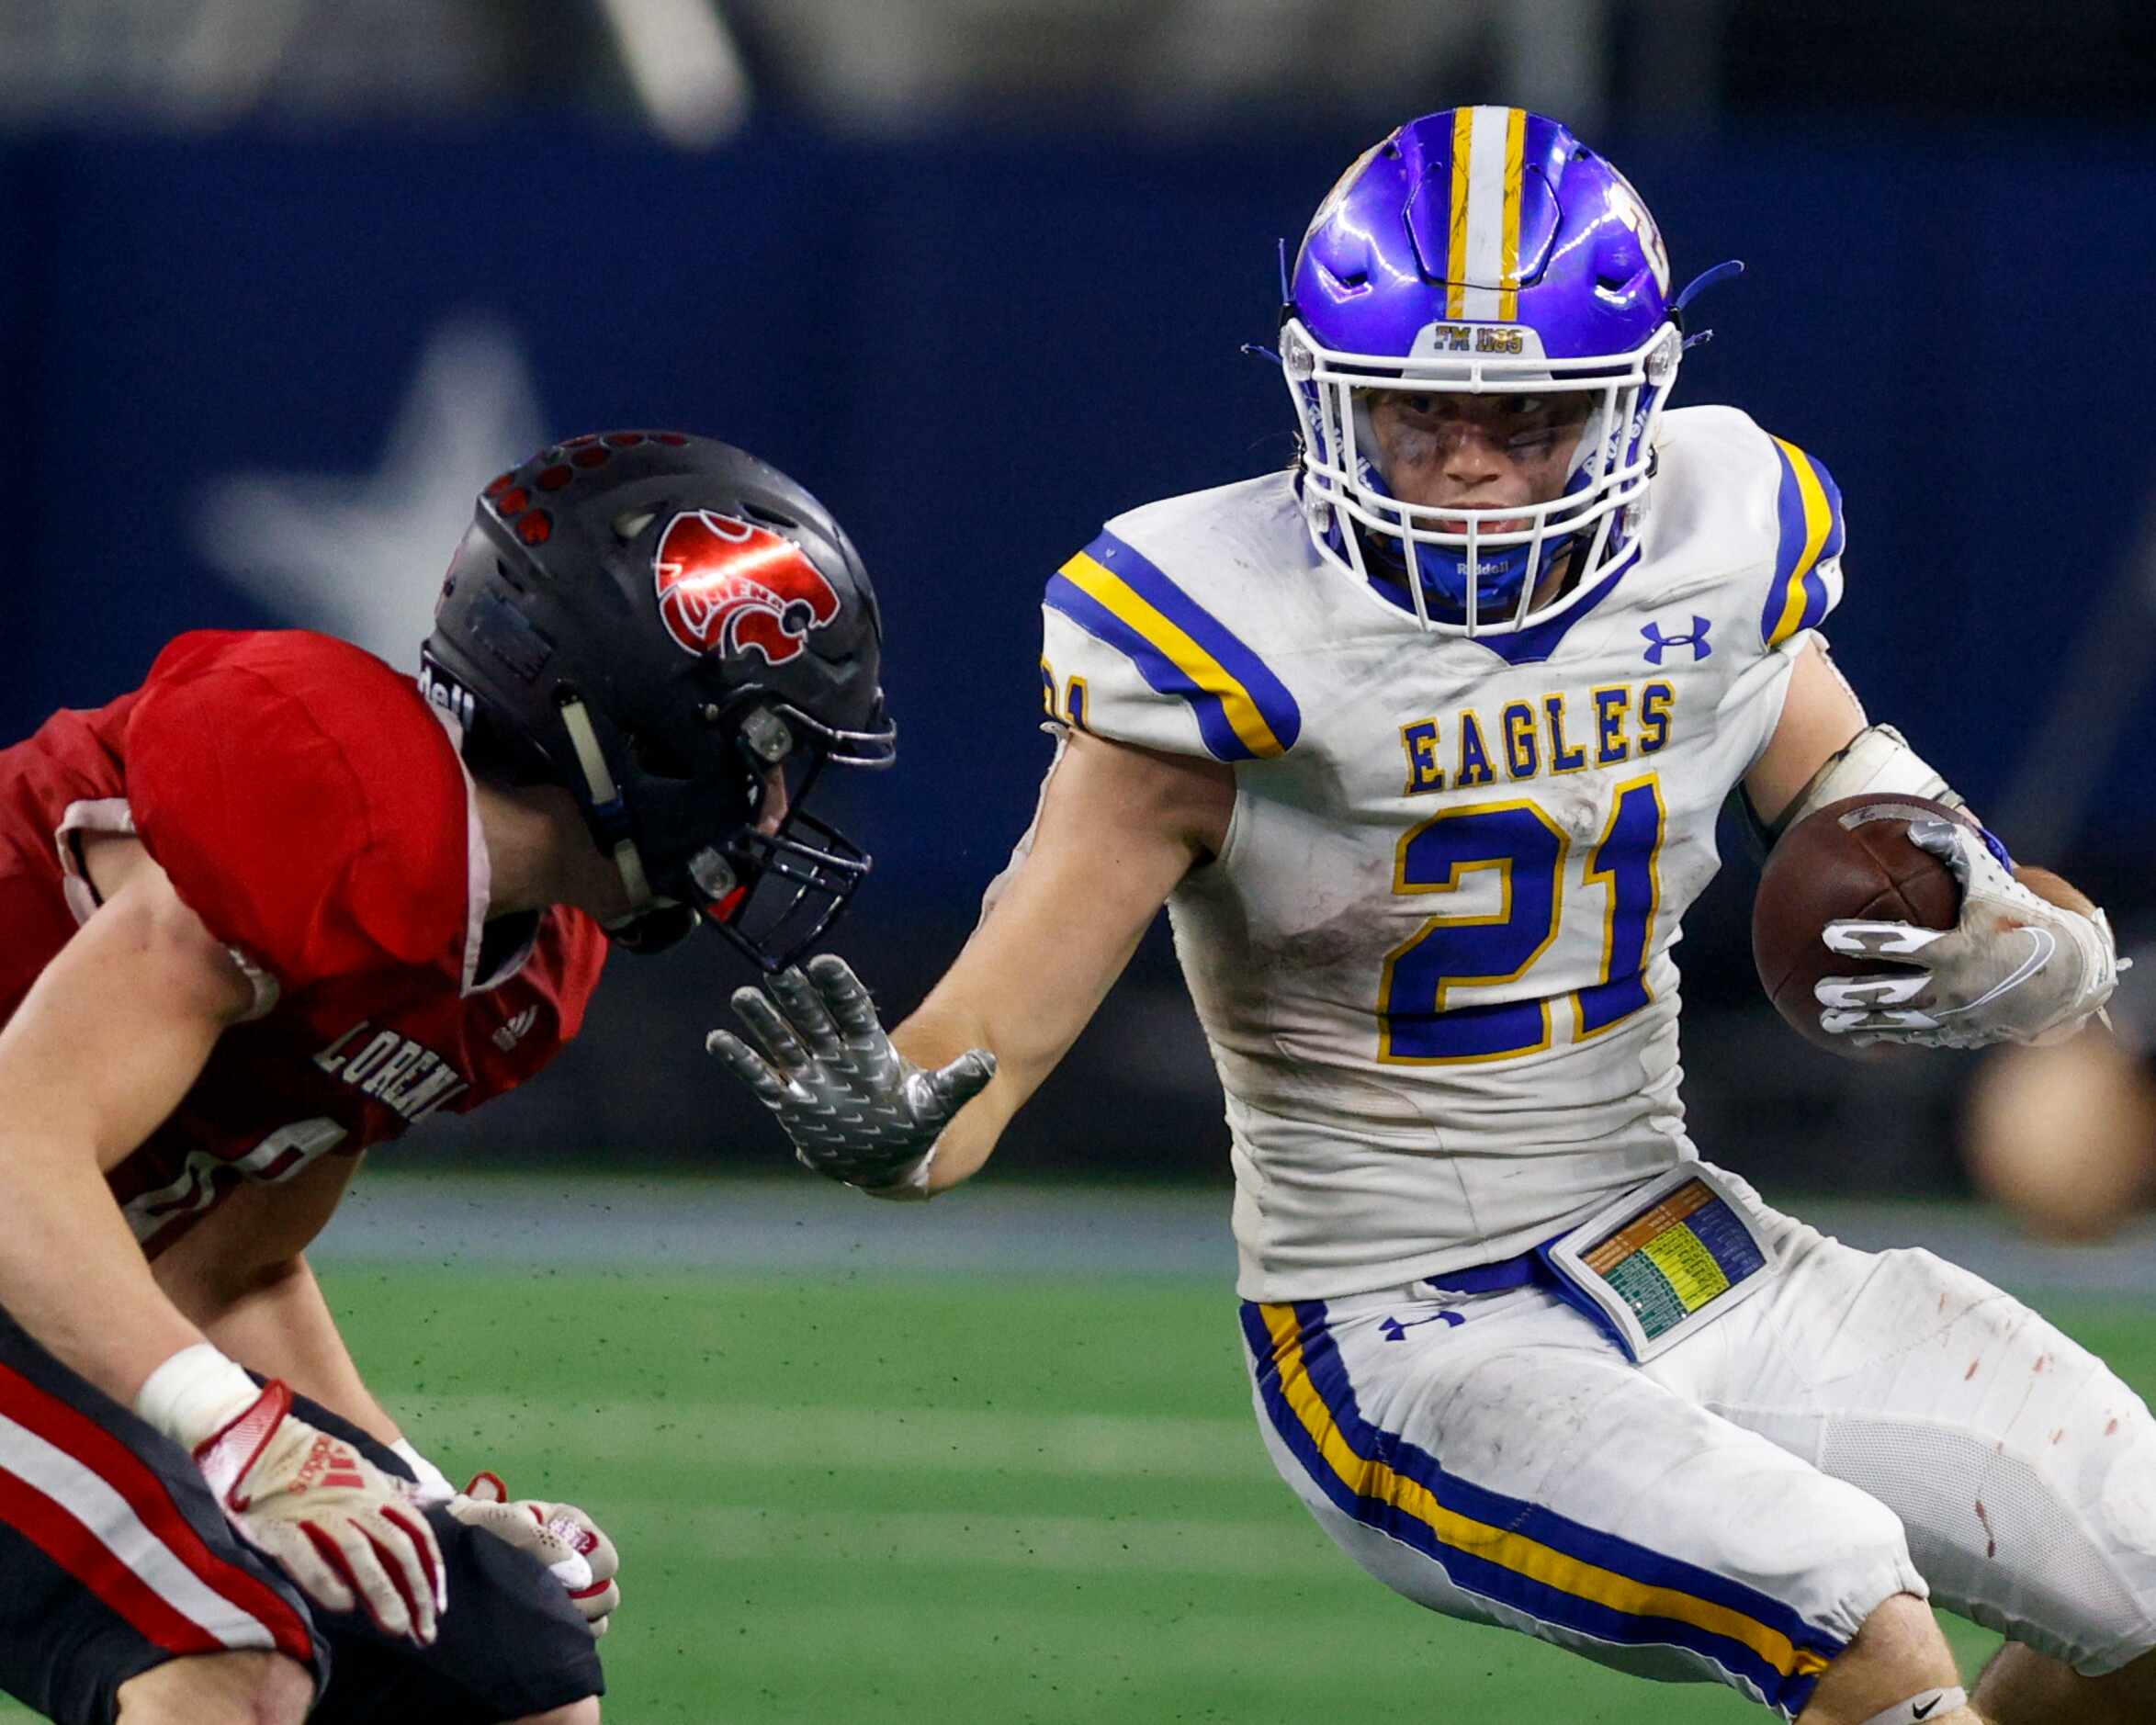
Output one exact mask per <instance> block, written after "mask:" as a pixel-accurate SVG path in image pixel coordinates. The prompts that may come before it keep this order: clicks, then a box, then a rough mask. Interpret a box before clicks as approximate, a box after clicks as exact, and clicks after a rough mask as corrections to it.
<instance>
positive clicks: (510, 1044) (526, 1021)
mask: <svg viewBox="0 0 2156 1725" xmlns="http://www.w3.org/2000/svg"><path fill="white" fill-rule="evenodd" d="M538 1021H539V1009H538V1008H537V1007H526V1008H525V1009H524V1010H523V1011H521V1012H519V1013H518V1014H517V1015H516V1016H515V1017H514V1018H513V1019H511V1020H509V1022H508V1023H506V1024H504V1025H502V1027H501V1029H499V1030H497V1031H496V1032H494V1046H495V1047H497V1048H499V1049H500V1050H501V1051H502V1053H503V1054H508V1053H509V1052H510V1051H511V1050H512V1049H514V1047H515V1046H516V1045H517V1043H520V1042H522V1041H523V1040H524V1034H525V1032H526V1031H528V1030H530V1029H531V1027H532V1026H533V1025H535V1024H536V1023H537V1022H538Z"/></svg>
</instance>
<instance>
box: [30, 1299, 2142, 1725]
mask: <svg viewBox="0 0 2156 1725" xmlns="http://www.w3.org/2000/svg"><path fill="white" fill-rule="evenodd" d="M324 1281H325V1284H326V1286H327V1288H328V1291H329V1295H330V1298H331V1301H332V1303H333V1305H334V1306H335V1307H336V1308H337V1310H338V1311H339V1313H340V1315H341V1317H342V1319H343V1322H344V1327H345V1330H346V1333H347V1335H348V1336H349V1337H350V1339H351V1342H352V1345H353V1350H354V1352H355V1354H356V1356H357V1357H358V1359H360V1361H361V1363H362V1365H363V1366H364V1367H365V1368H366V1369H367V1371H368V1374H369V1376H370V1378H371V1380H372V1381H373V1382H374V1384H375V1385H376V1387H377V1389H378V1392H379V1393H380V1394H381V1396H382V1397H383V1399H384V1400H385V1402H387V1403H388V1404H389V1405H390V1406H391V1407H392V1408H393V1409H394V1410H396V1411H397V1412H398V1413H399V1415H401V1417H402V1418H403V1419H404V1421H405V1423H406V1425H407V1426H408V1428H409V1430H410V1432H411V1434H412V1437H414V1439H415V1441H417V1442H418V1444H419V1445H420V1447H421V1448H422V1449H424V1450H426V1451H427V1452H428V1453H430V1454H431V1455H433V1456H435V1458H436V1459H437V1460H439V1461H440V1462H441V1463H442V1465H443V1466H444V1467H445V1468H446V1469H447V1470H448V1471H450V1472H452V1473H453V1474H454V1473H457V1472H458V1471H460V1470H471V1469H476V1468H480V1467H491V1468H493V1469H494V1470H495V1471H498V1472H500V1473H502V1475H504V1476H505V1478H506V1479H507V1480H508V1482H509V1484H510V1486H511V1488H512V1490H513V1491H514V1493H516V1494H519V1495H523V1494H533V1495H558V1496H561V1497H566V1498H570V1499H572V1500H575V1501H579V1502H581V1503H583V1504H585V1505H587V1506H589V1507H590V1508H591V1509H592V1510H593V1512H594V1513H595V1514H596V1515H597V1516H599V1517H600V1519H601V1520H602V1521H603V1523H604V1525H605V1526H606V1527H607V1528H608V1529H609V1530H610V1531H611V1532H612V1533H613V1534H614V1536H615V1539H617V1540H618V1542H619V1544H620V1546H621V1549H622V1550H623V1553H624V1573H623V1588H624V1592H625V1595H626V1600H625V1603H624V1606H623V1607H622V1610H621V1613H620V1616H619V1618H618V1619H617V1621H616V1623H615V1629H614V1632H613V1634H612V1635H610V1636H609V1637H608V1638H607V1640H606V1642H605V1653H606V1662H607V1673H608V1681H609V1686H610V1697H609V1703H608V1717H609V1719H614V1720H618V1721H625V1722H626V1725H641V1722H642V1721H647V1720H649V1721H662V1720H695V1721H719V1720H724V1721H728V1722H729V1725H759V1722H762V1721H780V1720H785V1721H811V1720H813V1721H829V1720H834V1719H847V1720H863V1721H875V1722H880V1721H891V1722H893V1725H901V1722H903V1721H912V1720H919V1721H923V1725H926V1722H928V1721H934V1722H935V1725H964V1722H965V1721H976V1720H977V1721H982V1722H983V1725H987V1722H988V1721H994V1722H995V1725H1019V1722H1020V1721H1027V1720H1037V1721H1044V1722H1045V1721H1066V1720H1068V1721H1080V1720H1082V1721H1089V1722H1097V1721H1125V1720H1127V1721H1134V1722H1137V1721H1144V1722H1146V1725H1152V1722H1154V1721H1168V1720H1179V1719H1180V1720H1232V1721H1238V1722H1241V1721H1270V1720H1287V1719H1320V1720H1329V1719H1342V1720H1345V1719H1355V1720H1366V1719H1417V1720H1425V1721H1449V1720H1454V1719H1458V1720H1462V1721H1468V1720H1473V1721H1488V1720H1516V1719H1517V1720H1540V1719H1565V1720H1572V1721H1579V1722H1581V1725H1592V1722H1593V1721H1609V1722H1610V1725H1617V1722H1619V1721H1631V1720H1651V1721H1654V1725H1687V1722H1688V1721H1692V1720H1712V1719H1723V1720H1737V1719H1746V1718H1760V1717H1764V1715H1763V1714H1760V1713H1759V1712H1758V1710H1757V1709H1755V1708H1751V1707H1749V1706H1748V1705H1747V1704H1746V1703H1744V1702H1743V1701H1742V1700H1740V1699H1739V1698H1738V1697H1735V1696H1734V1695H1733V1694H1732V1693H1730V1692H1728V1691H1724V1690H1721V1689H1719V1688H1717V1687H1713V1686H1699V1685H1695V1686H1657V1685H1649V1684H1645V1683H1642V1682H1640V1681H1638V1680H1635V1679H1631V1678H1627V1677H1623V1676H1620V1675H1618V1674H1613V1673H1610V1672H1608V1671H1604V1670H1601V1669H1599V1668H1597V1667H1595V1666H1592V1665H1589V1664H1588V1663H1586V1662H1584V1661H1581V1660H1579V1659H1576V1658H1575V1657H1572V1656H1570V1655H1567V1654H1564V1653H1561V1652H1556V1651H1555V1650H1552V1649H1550V1648H1547V1647H1543V1646H1541V1645H1539V1644H1537V1643H1535V1642H1532V1641H1530V1640H1527V1639H1526V1638H1525V1637H1521V1636H1516V1635H1510V1634H1506V1633H1503V1632H1500V1631H1497V1630H1493V1629H1475V1628H1470V1627H1468V1626H1464V1625H1461V1624H1455V1623H1450V1622H1447V1621H1445V1620H1442V1619H1439V1618H1436V1617H1434V1616H1432V1615H1430V1614H1428V1613H1427V1612H1424V1611H1422V1610H1419V1609H1417V1607H1413V1606H1410V1605H1408V1604H1407V1603H1406V1602H1405V1601H1404V1600H1402V1599H1399V1598H1397V1597H1396V1596H1394V1595H1393V1594H1391V1593H1389V1592H1388V1591H1387V1590H1386V1589H1384V1588H1383V1587H1382V1586H1381V1585H1379V1584H1377V1583H1375V1582H1373V1581H1371V1580H1369V1579H1367V1578H1366V1577H1365V1576H1363V1575H1362V1574H1361V1573H1360V1571H1358V1570H1356V1569H1355V1568H1354V1567H1353V1566H1352V1565H1351V1564H1350V1563H1349V1562H1348V1560H1347V1559H1346V1558H1344V1557H1342V1556H1341V1555H1340V1554H1339V1553H1338V1551H1336V1550H1334V1549H1333V1547H1332V1546H1331V1545H1330V1543H1329V1542H1328V1541H1326V1539H1324V1538H1323V1537H1322V1536H1321V1535H1320V1534H1319V1533H1318V1532H1317V1530H1316V1528H1315V1526H1314V1525H1313V1524H1312V1523H1311V1522H1310V1521H1309V1520H1308V1518H1307V1517H1306V1516H1304V1512H1303V1510H1302V1508H1301V1507H1300V1505H1298V1504H1297V1503H1296V1502H1295V1500H1294V1499H1293V1497H1292V1495H1291V1494H1290V1493H1289V1492H1288V1490H1287V1488H1286V1487H1285V1486H1284V1485H1282V1484H1281V1483H1280V1482H1279V1481H1278V1480H1277V1479H1276V1478H1275V1477H1274V1475H1273V1472H1272V1469H1271V1466H1270V1463H1269V1462H1268V1460H1266V1457H1265V1454H1264V1451H1263V1449H1262V1448H1261V1447H1260V1444H1259V1438H1258V1436H1257V1432H1256V1428H1255V1426H1254V1424H1253V1421H1252V1418H1251V1415H1250V1412H1249V1405H1248V1392H1247V1388H1246V1385H1245V1380H1244V1375H1243V1369H1242V1366H1241V1363H1240V1360H1239V1358H1238V1352H1237V1350H1238V1347H1239V1342H1238V1337H1237V1332H1236V1323H1235V1304H1234V1301H1233V1299H1232V1297H1231V1296H1230V1294H1229V1292H1228V1291H1227V1290H1226V1289H1225V1288H1222V1287H1213V1286H1209V1285H1207V1286H1200V1285H1193V1284H1191V1283H1190V1282H1186V1281H1180V1280H1118V1281H1106V1282H1102V1283H1099V1284H1087V1283H1080V1282H1077V1281H1073V1280H1055V1279H1047V1278H1040V1277H1017V1276H990V1275H976V1276H973V1277H969V1278H966V1279H964V1280H955V1279H943V1278H929V1277H920V1276H906V1275H894V1274H887V1273H879V1274H876V1275H874V1276H871V1275H867V1274H861V1275H847V1274H842V1273H841V1274H834V1275H832V1276H830V1277H828V1278H822V1279H808V1278H804V1277H799V1276H787V1277H783V1278H759V1279H749V1278H745V1277H740V1276H735V1275H689V1274H683V1273H681V1272H678V1271H669V1272H667V1273H665V1274H662V1275H646V1274H641V1273H639V1272H638V1269H637V1268H636V1267H635V1266H634V1265H627V1266H625V1267H624V1268H621V1269H620V1270H619V1271H617V1272H615V1273H612V1274H607V1275H592V1274H586V1273H577V1274H559V1275H551V1274H519V1273H516V1272H514V1271H513V1270H511V1269H509V1268H506V1267H502V1266H499V1265H490V1266H486V1267H482V1268H469V1269H450V1268H433V1267H429V1268H418V1269H414V1268H409V1267H403V1266H399V1267H395V1268H391V1267H387V1266H384V1267H375V1266H370V1265H367V1264H357V1263H344V1264H339V1265H336V1266H334V1267H333V1268H331V1269H330V1270H328V1271H327V1272H325V1275H324ZM2045 1305H2046V1309H2047V1310H2048V1311H2049V1313H2050V1314H2051V1315H2053V1316H2054V1317H2055V1318H2057V1319H2058V1320H2059V1321H2060V1322H2061V1323H2062V1324H2064V1325H2066V1326H2067V1327H2068V1328H2070V1329H2071V1330H2072V1331H2073V1332H2074V1333H2075V1334H2076V1335H2077V1336H2080V1337H2081V1338H2082V1339H2083V1340H2084V1341H2086V1342H2087V1343H2089V1344H2090V1345H2091V1346H2093V1347H2095V1348H2097V1349H2098V1351H2100V1352H2102V1353H2104V1354H2105V1355H2106V1356H2107V1357H2108V1358H2109V1359H2111V1360H2112V1362H2113V1363H2114V1364H2115V1365H2116V1367H2117V1368H2118V1369H2119V1370H2121V1371H2122V1372H2123V1373H2124V1375H2125V1376H2126V1377H2127V1378H2128V1381H2131V1382H2133V1383H2134V1384H2135V1385H2136V1386H2137V1387H2139V1388H2140V1389H2141V1390H2142V1391H2143V1392H2147V1391H2148V1390H2149V1389H2150V1387H2151V1386H2152V1385H2156V1322H2152V1321H2151V1316H2150V1314H2147V1313H2135V1312H2133V1311H2130V1310H2129V1311H2125V1312H2122V1311H2121V1310H2120V1308H2118V1307H2117V1306H2116V1305H2100V1304H2095V1303H2092V1302H2081V1303H2079V1304H2075V1303H2072V1302H2045ZM452 1608H453V1609H454V1602H452ZM1949 1628H1950V1629H1951V1630H1952V1631H1953V1633H1954V1636H1955V1640H1956V1645H1957V1648H1958V1651H1959V1652H1960V1653H1961V1655H1962V1657H1963V1659H1964V1661H1965V1662H1966V1663H1968V1665H1969V1668H1970V1670H1972V1671H1973V1669H1974V1667H1975V1664H1976V1663H1978V1662H1980V1661H1981V1658H1982V1657H1983V1656H1984V1655H1985V1653H1987V1652H1989V1650H1990V1648H1991V1647H1992V1645H1994V1644H1995V1642H1994V1639H1993V1638H1992V1637H1991V1636H1989V1635H1987V1634H1985V1633H1984V1632H1982V1631H1981V1630H1978V1629H1972V1628H1970V1627H1969V1626H1967V1625H1963V1624H1959V1623H1956V1622H1952V1621H1951V1620H1950V1621H1949ZM0 1717H20V1715H10V1714H6V1712H5V1709H0Z"/></svg>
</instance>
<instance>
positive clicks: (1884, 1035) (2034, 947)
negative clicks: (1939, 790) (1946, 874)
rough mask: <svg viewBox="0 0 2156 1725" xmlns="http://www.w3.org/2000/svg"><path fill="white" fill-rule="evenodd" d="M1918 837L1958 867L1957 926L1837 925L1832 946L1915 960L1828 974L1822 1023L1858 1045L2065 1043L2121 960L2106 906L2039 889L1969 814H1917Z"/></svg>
mask: <svg viewBox="0 0 2156 1725" xmlns="http://www.w3.org/2000/svg"><path fill="white" fill-rule="evenodd" d="M1909 838H1910V841H1911V842H1912V843H1913V844H1915V845H1917V846H1918V847H1920V848H1921V849H1923V850H1925V851H1930V852H1931V853H1932V854H1933V855H1934V856H1936V857H1938V858H1940V859H1941V860H1942V861H1944V862H1945V863H1946V864H1947V867H1948V868H1949V869H1951V870H1952V871H1953V872H1954V878H1955V879H1956V880H1957V881H1958V882H1959V883H1960V884H1961V913H1960V916H1959V918H1958V919H1957V920H1956V922H1955V925H1954V926H1953V927H1952V928H1951V929H1920V928H1917V927H1915V926H1914V925H1913V924H1910V923H1906V922H1869V921H1841V922H1830V923H1828V924H1827V925H1826V928H1825V930H1824V931H1823V934H1822V936H1821V938H1822V939H1823V941H1825V942H1826V944H1827V947H1828V948H1829V950H1831V951H1833V952H1834V953H1839V954H1841V955H1842V956H1844V957H1846V958H1885V959H1891V960H1893V961H1894V962H1895V963H1896V964H1899V965H1907V966H1910V967H1911V968H1908V969H1897V970H1894V971H1891V972H1878V973H1874V974H1873V975H1867V976H1828V977H1825V978H1823V979H1822V980H1821V982H1820V983H1819V984H1818V986H1817V987H1815V988H1814V989H1813V991H1812V992H1813V994H1814V995H1815V996H1816V997H1817V998H1818V1000H1819V1003H1820V1006H1821V1008H1822V1009H1823V1010H1822V1011H1821V1012H1820V1015H1819V1023H1820V1028H1821V1029H1823V1030H1824V1031H1826V1032H1828V1033H1829V1034H1830V1035H1834V1036H1846V1037H1848V1038H1849V1040H1850V1042H1851V1043H1853V1044H1855V1045H1856V1046H1857V1047H1865V1046H1868V1045H1869V1044H1870V1043H1915V1044H1917V1045H1919V1046H1922V1047H1926V1048H1981V1047H1982V1046H1984V1045H1985V1044H1986V1043H2006V1042H2012V1043H2037V1042H2055V1041H2058V1040H2059V1039H2060V1038H2062V1037H2065V1036H2069V1035H2071V1034H2072V1033H2073V1032H2075V1031H2077V1030H2079V1029H2080V1028H2081V1027H2082V1026H2083V1024H2085V1023H2086V1022H2088V1020H2090V1019H2091V1018H2092V1017H2094V1015H2095V1014H2096V1013H2097V1012H2098V1011H2099V1010H2101V1009H2102V1008H2103V1005H2104V1002H2105V1000H2107V999H2109V998H2111V991H2112V990H2113V989H2114V988H2116V987H2117V986H2118V970H2119V964H2118V951H2117V948H2116V946H2115V945H2114V943H2113V941H2112V939H2111V924H2110V922H2109V921H2108V920H2107V919H2105V915H2104V913H2103V912H2102V911H2101V910H2099V911H2097V912H2096V914H2095V915H2094V917H2084V916H2083V915H2081V914H2080V913H2079V912H2078V911H2072V910H2068V909H2066V908H2064V907H2062V906H2060V905H2054V904H2052V903H2050V902H2049V900H2047V899H2044V898H2041V897H2039V896H2037V895H2036V894H2035V893H2033V892H2031V891H2029V889H2028V888H2027V887H2026V886H2024V885H2022V884H2021V883H2020V882H2019V881H2017V880H2015V878H2014V876H2013V875H2012V874H2008V873H2007V871H2006V868H2005V866H2004V864H2003V863H2001V862H2000V861H1999V859H1998V858H1997V857H1995V856H1993V855H1992V851H1991V850H1990V848H1989V847H1988V846H1987V845H1986V844H1985V842H1984V840H1983V836H1982V835H1981V833H1979V832H1978V831H1976V830H1975V829H1973V828H1971V827H1969V826H1966V825H1964V824H1963V823H1962V822H1960V821H1957V820H1938V819H1923V820H1913V821H1911V822H1910V823H1909Z"/></svg>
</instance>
